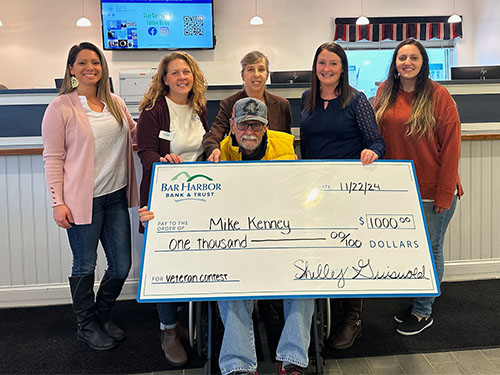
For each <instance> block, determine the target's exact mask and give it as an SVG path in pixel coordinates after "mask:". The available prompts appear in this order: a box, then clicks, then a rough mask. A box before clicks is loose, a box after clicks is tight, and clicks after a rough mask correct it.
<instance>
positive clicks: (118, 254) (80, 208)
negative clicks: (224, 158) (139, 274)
mask: <svg viewBox="0 0 500 375" xmlns="http://www.w3.org/2000/svg"><path fill="white" fill-rule="evenodd" d="M108 77H109V72H108V66H107V63H106V60H105V58H104V55H103V54H102V52H101V51H100V50H99V49H98V48H97V47H96V46H95V45H93V44H91V43H86V42H84V43H80V44H79V45H74V46H73V47H71V49H70V51H69V54H68V59H67V63H66V73H65V76H64V80H63V84H62V88H61V92H60V94H59V96H58V97H57V98H56V99H54V100H53V101H52V102H51V103H50V104H49V106H48V107H47V110H46V111H45V115H44V117H43V121H42V139H43V145H44V150H43V160H44V162H45V179H46V183H47V187H48V190H49V196H50V200H51V203H52V208H53V216H54V220H55V222H56V224H57V225H58V226H60V227H61V228H65V229H66V230H67V233H68V239H69V243H70V246H71V251H72V252H73V267H72V271H71V277H69V283H70V288H71V297H72V299H73V308H74V311H75V314H76V318H77V323H78V328H77V337H78V339H80V340H82V341H83V342H85V343H86V344H87V345H88V346H90V347H91V348H93V349H96V350H107V349H111V348H113V347H114V346H116V345H117V342H118V341H119V340H121V339H123V338H125V332H123V331H122V330H121V329H120V328H118V327H117V326H116V325H115V324H113V322H112V321H111V320H110V319H109V314H110V311H111V308H112V307H113V305H114V303H115V300H116V298H117V297H118V295H119V294H120V292H121V289H122V286H123V283H124V282H125V279H126V278H127V276H128V272H129V270H130V265H131V235H130V220H129V213H128V207H133V206H136V205H137V203H138V202H137V184H136V180H135V170H134V164H133V159H132V140H133V139H134V138H135V133H136V124H135V122H134V120H133V119H132V117H131V116H130V113H129V112H128V110H127V108H126V106H125V103H124V102H123V101H122V100H121V99H120V98H119V97H118V96H116V95H113V94H112V93H111V91H110V88H109V78H108ZM99 241H100V242H101V244H102V247H103V249H104V252H105V254H106V258H107V262H108V268H107V270H106V271H105V273H104V276H103V278H102V280H101V283H100V286H99V290H98V292H97V296H96V297H95V298H94V271H95V266H96V260H97V246H98V243H99Z"/></svg>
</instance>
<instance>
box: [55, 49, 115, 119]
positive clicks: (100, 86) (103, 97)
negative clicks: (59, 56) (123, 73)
mask: <svg viewBox="0 0 500 375" xmlns="http://www.w3.org/2000/svg"><path fill="white" fill-rule="evenodd" d="M83 50H90V51H93V52H95V53H96V54H97V56H98V57H99V61H100V62H101V68H102V76H101V79H100V80H99V82H98V83H97V98H98V99H99V100H100V101H102V102H104V103H106V106H107V107H108V109H109V112H111V114H112V115H113V117H114V118H115V119H116V121H118V123H119V124H120V125H123V120H124V115H123V112H122V109H121V108H120V105H119V104H118V103H117V102H116V100H115V98H113V95H112V94H111V89H110V86H109V69H108V63H107V62H106V58H105V57H104V54H103V53H102V51H101V50H100V49H99V48H97V47H96V46H95V45H94V44H92V43H89V42H82V43H80V44H75V45H74V46H73V47H71V48H70V50H69V52H68V59H67V61H66V71H65V73H64V79H63V82H62V85H61V90H60V91H59V95H63V94H68V93H70V92H73V91H75V90H76V88H73V87H72V86H71V71H70V68H71V67H73V65H74V64H75V61H76V57H77V56H78V54H79V53H80V52H81V51H83Z"/></svg>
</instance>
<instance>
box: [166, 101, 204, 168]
mask: <svg viewBox="0 0 500 375" xmlns="http://www.w3.org/2000/svg"><path fill="white" fill-rule="evenodd" d="M165 99H166V101H167V106H168V111H169V113H170V136H171V141H170V152H171V153H172V154H177V155H179V156H180V157H181V158H182V160H183V161H196V160H197V159H198V157H199V156H200V155H201V154H202V153H203V147H202V145H201V140H202V139H203V136H204V135H205V129H204V128H203V124H202V122H201V119H200V116H198V114H197V113H196V112H194V111H193V108H192V107H191V106H190V105H188V104H184V105H181V104H176V103H174V102H173V101H171V100H170V99H169V98H167V97H165Z"/></svg>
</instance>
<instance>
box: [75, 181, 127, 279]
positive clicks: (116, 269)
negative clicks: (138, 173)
mask: <svg viewBox="0 0 500 375" xmlns="http://www.w3.org/2000/svg"><path fill="white" fill-rule="evenodd" d="M67 232H68V239H69V244H70V246H71V251H72V252H73V267H72V269H71V276H84V275H90V274H92V273H94V271H95V266H96V262H97V245H98V243H99V241H101V244H102V247H103V249H104V252H105V254H106V259H107V261H108V269H107V270H106V273H107V274H108V276H110V277H112V278H113V279H120V280H123V279H126V278H127V276H128V272H129V270H130V266H131V264H132V257H131V236H130V220H129V214H128V203H127V196H126V188H123V189H120V190H118V191H116V192H114V193H110V194H106V195H103V196H101V197H97V198H94V199H93V206H92V222H91V223H90V224H84V225H76V224H72V227H71V228H70V229H68V230H67Z"/></svg>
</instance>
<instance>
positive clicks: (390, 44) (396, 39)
mask: <svg viewBox="0 0 500 375" xmlns="http://www.w3.org/2000/svg"><path fill="white" fill-rule="evenodd" d="M447 20H448V17H447V16H432V17H370V24H369V25H362V26H360V25H356V19H355V18H336V19H335V24H334V28H335V30H334V31H335V36H334V41H336V42H337V43H339V44H340V45H341V46H342V47H343V48H344V50H346V53H347V59H348V61H349V83H350V84H351V86H353V87H355V88H357V89H358V90H360V91H362V92H364V93H365V95H366V96H367V97H369V98H370V97H372V96H374V95H375V93H376V92H377V86H378V84H379V83H380V82H381V81H383V80H385V79H386V77H387V72H388V70H389V65H390V63H391V58H392V54H393V52H394V49H395V48H396V46H397V45H398V44H399V43H400V42H401V41H403V40H405V39H407V38H416V39H418V40H419V41H420V42H421V43H422V44H423V45H424V47H425V48H426V50H427V54H428V55H429V65H430V66H429V68H430V76H431V78H432V79H434V80H436V81H441V80H448V79H450V67H451V66H452V65H454V64H453V63H454V61H455V49H454V46H455V40H456V38H460V37H462V23H461V22H458V23H448V22H447Z"/></svg>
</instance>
